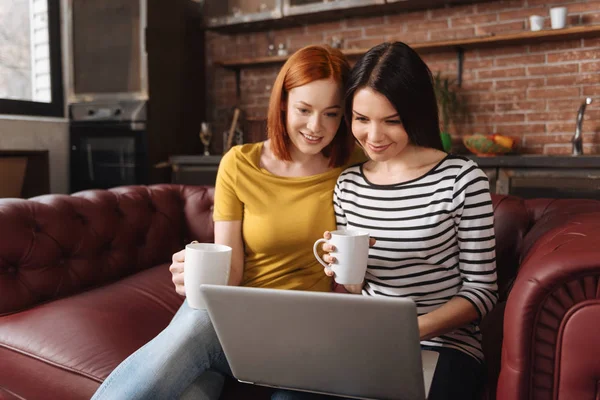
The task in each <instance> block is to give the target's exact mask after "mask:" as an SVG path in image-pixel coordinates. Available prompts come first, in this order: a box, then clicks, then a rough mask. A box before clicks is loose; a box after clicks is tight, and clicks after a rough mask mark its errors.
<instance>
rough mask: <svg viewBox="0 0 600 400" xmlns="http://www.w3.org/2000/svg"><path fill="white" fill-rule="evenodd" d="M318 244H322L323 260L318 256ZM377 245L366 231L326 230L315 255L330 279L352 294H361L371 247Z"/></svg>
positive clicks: (315, 248) (314, 250)
mask: <svg viewBox="0 0 600 400" xmlns="http://www.w3.org/2000/svg"><path fill="white" fill-rule="evenodd" d="M319 243H323V246H322V249H323V251H324V252H325V254H324V255H323V258H322V259H321V257H320V256H319V255H318V253H317V246H318V245H319ZM374 244H375V239H373V238H369V234H368V233H366V232H361V231H355V230H337V231H333V232H329V231H326V232H325V233H324V234H323V239H319V240H317V241H316V242H315V244H314V246H313V252H314V253H315V257H316V258H317V260H318V261H319V262H320V263H321V264H322V265H323V267H325V269H324V271H325V274H326V275H327V276H333V277H334V279H335V281H336V282H337V283H339V284H342V285H344V287H345V288H346V290H348V291H349V292H351V293H361V291H362V287H363V284H364V277H365V272H366V270H367V260H368V256H369V246H372V245H374ZM330 253H333V254H330ZM335 255H337V257H336V256H335Z"/></svg>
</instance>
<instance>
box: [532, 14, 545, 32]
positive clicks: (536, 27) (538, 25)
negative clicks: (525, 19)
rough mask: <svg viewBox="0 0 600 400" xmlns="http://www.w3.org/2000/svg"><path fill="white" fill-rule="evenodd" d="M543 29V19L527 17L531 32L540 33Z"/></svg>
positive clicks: (535, 16) (533, 16)
mask: <svg viewBox="0 0 600 400" xmlns="http://www.w3.org/2000/svg"><path fill="white" fill-rule="evenodd" d="M543 27H544V17H542V16H540V15H532V16H530V17H529V28H530V29H531V30H532V31H534V32H535V31H541V30H542V28H543Z"/></svg>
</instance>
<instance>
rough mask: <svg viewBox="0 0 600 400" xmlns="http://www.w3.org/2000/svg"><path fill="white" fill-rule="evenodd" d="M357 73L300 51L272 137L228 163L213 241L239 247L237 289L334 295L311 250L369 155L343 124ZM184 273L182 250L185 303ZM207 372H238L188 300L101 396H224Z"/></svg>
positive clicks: (326, 56)
mask: <svg viewBox="0 0 600 400" xmlns="http://www.w3.org/2000/svg"><path fill="white" fill-rule="evenodd" d="M349 73H350V67H349V65H348V62H347V60H346V58H345V57H344V55H343V54H342V53H341V52H340V51H339V50H335V49H332V48H329V47H325V46H308V47H305V48H302V49H300V50H298V51H297V52H296V53H294V54H293V55H292V56H291V57H290V58H289V59H288V61H287V62H286V63H285V65H284V66H283V67H282V69H281V71H280V72H279V75H278V76H277V79H276V80H275V84H274V86H273V91H272V93H271V100H270V103H269V115H268V136H269V139H268V140H267V141H265V142H261V143H251V144H246V145H242V146H236V147H234V148H233V149H231V150H230V151H229V152H228V153H227V154H226V155H225V156H224V157H223V159H222V161H221V164H220V166H219V172H218V175H217V183H216V188H215V205H214V215H213V217H214V221H215V227H214V231H215V243H219V244H224V245H228V246H230V247H232V249H233V255H232V264H231V273H230V278H229V285H241V286H252V287H263V288H279V289H297V290H313V291H330V290H331V285H332V281H331V278H330V277H328V276H326V275H324V274H323V269H322V267H321V266H320V264H319V263H318V262H317V261H316V260H315V258H314V256H313V254H312V244H313V242H314V240H315V238H318V237H320V236H321V234H322V232H323V231H326V230H332V229H335V216H334V213H333V205H332V203H331V199H332V197H333V189H334V186H335V182H336V179H337V177H338V176H339V174H340V172H341V171H342V170H343V169H344V168H345V167H346V166H348V164H349V163H351V162H352V161H350V158H351V156H352V158H357V160H353V161H360V158H362V157H364V156H362V153H361V152H358V153H356V152H355V153H353V144H354V139H353V137H352V135H351V134H350V133H349V132H348V130H347V129H346V125H345V124H343V123H342V114H343V97H344V87H345V84H346V81H347V79H348V77H349ZM183 269H184V251H183V250H182V251H180V252H178V253H175V254H174V255H173V264H172V265H171V267H170V270H171V273H172V275H173V283H174V284H175V288H176V290H177V292H178V293H179V294H181V295H183V296H185V287H184V283H183ZM209 368H212V369H214V370H217V371H220V372H222V373H226V374H231V372H230V370H229V366H228V364H227V360H226V358H225V355H224V354H223V351H222V349H221V345H220V343H219V341H218V339H217V336H216V333H215V331H214V328H213V326H212V323H211V321H210V318H209V316H208V314H207V312H206V311H205V310H196V309H192V308H190V307H189V306H188V304H187V301H186V302H184V303H183V305H182V306H181V308H180V309H179V311H178V312H177V314H176V315H175V317H174V318H173V320H172V322H171V324H170V325H169V326H168V327H167V328H166V329H165V330H164V331H162V332H161V333H160V334H159V335H158V336H157V337H156V338H154V339H153V340H152V341H150V342H149V343H148V344H146V345H145V346H144V347H142V348H141V349H140V350H138V351H137V352H136V353H134V354H133V355H131V356H130V357H129V358H127V359H126V360H125V361H124V362H123V363H121V364H120V365H119V366H118V367H117V368H116V369H115V370H114V371H113V372H112V374H111V375H110V376H109V377H108V378H107V379H106V380H105V381H104V383H103V385H102V386H101V387H100V388H99V389H98V391H97V392H96V394H95V395H94V397H93V398H94V399H119V398H122V399H129V400H131V399H144V400H148V399H161V400H164V399H179V398H180V396H181V395H182V393H184V391H186V389H187V390H188V392H189V391H192V390H196V389H199V390H200V391H201V392H203V393H204V395H205V396H208V397H209V398H218V396H219V393H220V389H221V385H222V379H223V378H222V376H220V375H219V376H217V374H212V373H210V372H207V373H205V374H203V373H204V372H205V371H206V370H207V369H209ZM200 375H203V376H202V377H200ZM199 377H200V378H199ZM197 378H199V379H198V380H196V379H197ZM194 381H196V382H194ZM192 383H194V384H193V385H192ZM210 392H211V393H210ZM203 398H206V397H203Z"/></svg>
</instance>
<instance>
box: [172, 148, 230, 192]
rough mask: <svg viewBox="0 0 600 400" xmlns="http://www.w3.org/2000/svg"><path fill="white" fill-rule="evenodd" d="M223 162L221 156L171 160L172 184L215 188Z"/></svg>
mask: <svg viewBox="0 0 600 400" xmlns="http://www.w3.org/2000/svg"><path fill="white" fill-rule="evenodd" d="M220 162H221V156H220V155H212V156H196V155H182V156H172V157H170V158H169V163H170V164H171V171H172V173H171V183H175V184H178V185H208V186H214V185H215V182H216V180H217V170H218V169H219V163H220Z"/></svg>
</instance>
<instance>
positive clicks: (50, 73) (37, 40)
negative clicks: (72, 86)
mask: <svg viewBox="0 0 600 400" xmlns="http://www.w3.org/2000/svg"><path fill="white" fill-rule="evenodd" d="M59 2H60V0H0V114H20V115H40V116H55V117H62V116H63V115H64V100H63V82H62V68H61V59H62V57H61V46H60V44H61V43H60V40H61V39H60V8H59Z"/></svg>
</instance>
